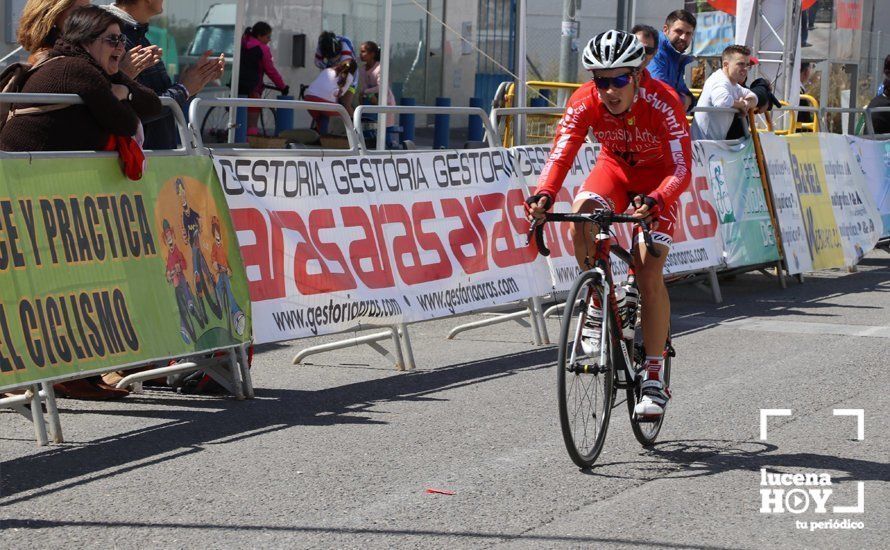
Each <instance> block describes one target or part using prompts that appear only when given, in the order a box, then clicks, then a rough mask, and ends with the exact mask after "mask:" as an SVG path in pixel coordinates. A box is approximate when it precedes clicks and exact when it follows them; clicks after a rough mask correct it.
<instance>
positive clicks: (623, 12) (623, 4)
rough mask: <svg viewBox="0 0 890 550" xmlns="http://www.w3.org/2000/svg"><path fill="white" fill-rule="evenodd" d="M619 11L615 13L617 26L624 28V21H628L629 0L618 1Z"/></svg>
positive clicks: (617, 27)
mask: <svg viewBox="0 0 890 550" xmlns="http://www.w3.org/2000/svg"><path fill="white" fill-rule="evenodd" d="M615 4H616V7H617V9H618V12H617V13H616V14H615V28H616V29H622V30H623V29H624V23H625V21H627V1H626V0H618V1H617V2H616V3H615Z"/></svg>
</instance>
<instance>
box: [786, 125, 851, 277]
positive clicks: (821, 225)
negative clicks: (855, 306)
mask: <svg viewBox="0 0 890 550" xmlns="http://www.w3.org/2000/svg"><path fill="white" fill-rule="evenodd" d="M787 139H788V145H789V147H790V149H791V174H792V176H793V177H794V185H795V187H796V188H797V194H798V196H799V197H800V207H801V210H802V214H803V223H804V228H805V229H806V232H807V243H808V244H809V246H810V253H811V255H812V256H813V269H816V270H818V269H828V268H832V267H843V266H844V250H843V246H842V245H841V235H840V231H839V230H838V226H837V221H836V220H835V217H834V210H833V208H832V206H831V194H830V193H829V189H828V185H827V183H826V179H825V170H824V168H823V163H822V152H821V150H820V146H819V135H818V134H795V135H790V136H787Z"/></svg>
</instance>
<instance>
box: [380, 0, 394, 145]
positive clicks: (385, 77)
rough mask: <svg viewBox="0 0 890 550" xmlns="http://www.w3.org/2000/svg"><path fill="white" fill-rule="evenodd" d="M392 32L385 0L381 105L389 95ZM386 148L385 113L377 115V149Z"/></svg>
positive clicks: (389, 11) (389, 13) (384, 103)
mask: <svg viewBox="0 0 890 550" xmlns="http://www.w3.org/2000/svg"><path fill="white" fill-rule="evenodd" d="M391 33H392V0H386V2H384V4H383V51H382V52H380V63H382V64H383V66H382V67H381V68H380V88H379V90H378V91H377V104H378V105H380V106H381V107H383V106H385V105H386V99H387V98H388V97H389V53H390V50H391V49H392V47H391V46H390V38H391V36H390V35H391ZM384 149H386V114H385V113H380V114H378V115H377V150H378V151H383V150H384Z"/></svg>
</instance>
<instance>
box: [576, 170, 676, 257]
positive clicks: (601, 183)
mask: <svg viewBox="0 0 890 550" xmlns="http://www.w3.org/2000/svg"><path fill="white" fill-rule="evenodd" d="M673 169H674V167H673V165H669V166H667V167H665V166H660V165H655V166H643V167H640V166H633V167H632V166H629V165H628V164H627V163H626V162H624V161H623V160H621V159H616V158H614V157H612V156H611V155H609V154H607V153H605V152H603V153H600V155H599V157H598V158H597V159H596V165H594V167H593V171H592V172H590V175H589V176H587V179H586V180H584V185H582V186H581V189H580V190H579V191H578V194H577V195H575V200H574V202H575V203H576V204H577V203H578V202H580V201H585V200H594V201H596V202H598V203H600V204H601V205H602V206H603V207H604V208H608V209H610V210H612V211H613V212H624V211H626V210H627V207H628V206H629V205H630V201H631V199H633V197H634V196H636V195H646V194H648V193H649V192H651V191H654V190H655V189H656V188H657V187H658V185H659V184H660V183H661V182H662V180H664V178H665V177H667V176H668V175H670V174H671V173H672V172H673ZM678 210H679V205H678V204H677V202H674V203H672V204H666V205H664V209H663V210H662V211H661V214H660V215H659V217H658V227H657V229H654V230H652V233H651V234H652V240H653V241H655V242H657V243H660V244H663V245H665V246H668V247H670V246H671V244H672V243H673V242H674V237H673V236H674V225H676V223H677V213H678ZM641 238H642V235H641V234H638V239H641Z"/></svg>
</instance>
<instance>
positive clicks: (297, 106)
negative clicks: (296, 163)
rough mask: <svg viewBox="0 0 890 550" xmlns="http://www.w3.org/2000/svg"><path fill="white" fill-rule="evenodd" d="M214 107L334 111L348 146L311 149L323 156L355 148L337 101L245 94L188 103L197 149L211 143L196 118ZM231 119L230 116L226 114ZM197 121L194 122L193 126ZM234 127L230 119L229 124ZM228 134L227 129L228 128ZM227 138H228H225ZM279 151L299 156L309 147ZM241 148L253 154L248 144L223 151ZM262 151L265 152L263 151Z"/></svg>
mask: <svg viewBox="0 0 890 550" xmlns="http://www.w3.org/2000/svg"><path fill="white" fill-rule="evenodd" d="M214 107H223V108H229V109H231V108H238V107H247V108H250V107H256V108H260V109H262V108H269V109H290V110H293V111H306V112H308V111H330V112H335V113H336V114H337V117H338V118H340V119H341V120H342V121H343V125H344V127H345V129H346V136H345V137H346V139H347V140H348V142H349V147H348V148H346V149H315V151H319V150H321V151H323V155H324V156H331V155H334V154H337V155H344V156H345V155H355V154H358V152H359V147H358V142H357V140H356V137H355V131H354V129H353V126H352V119H350V118H349V113H348V112H347V111H346V109H345V108H344V107H343V106H342V105H339V104H336V103H316V102H314V101H297V100H293V99H246V98H237V99H236V98H219V99H212V98H203V97H199V98H197V99H195V100H193V101H192V103H191V105H190V106H189V121H190V123H189V128H190V130H191V136H192V139H193V143H194V146H195V148H199V149H213V147H209V146H207V145H206V144H205V143H204V142H203V139H202V137H201V128H200V126H199V124H200V123H199V121H202V120H203V115H205V114H206V112H207V111H208V110H210V109H212V108H214ZM230 120H231V118H230ZM196 125H198V126H196ZM232 128H234V126H233V125H231V122H230V128H229V129H232ZM230 136H231V132H230ZM229 141H230V142H231V139H230V140H229ZM277 150H279V151H283V150H286V151H288V154H289V155H295V156H299V155H300V153H301V152H303V151H310V152H311V151H312V149H305V150H301V149H277ZM245 151H248V152H250V153H251V154H256V151H257V150H256V149H250V148H237V147H236V148H229V147H226V148H225V153H226V154H234V155H239V154H244V152H245ZM264 151H276V149H265V150H264ZM264 154H265V153H264Z"/></svg>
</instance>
